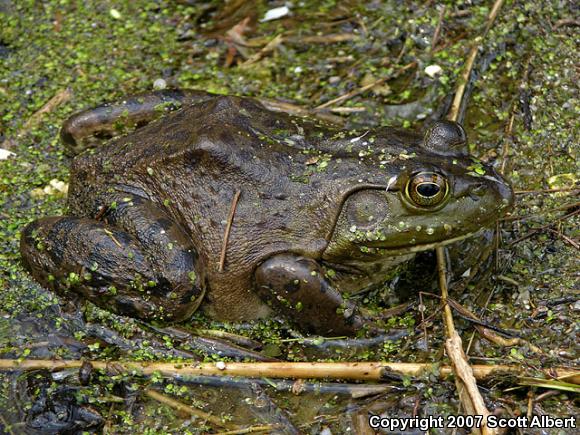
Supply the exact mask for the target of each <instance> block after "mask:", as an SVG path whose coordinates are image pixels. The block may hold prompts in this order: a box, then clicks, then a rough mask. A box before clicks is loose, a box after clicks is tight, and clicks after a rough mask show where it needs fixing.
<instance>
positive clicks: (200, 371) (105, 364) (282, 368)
mask: <svg viewBox="0 0 580 435" xmlns="http://www.w3.org/2000/svg"><path fill="white" fill-rule="evenodd" d="M83 362H84V361H83V360H46V359H45V360H42V359H38V360H32V359H30V360H22V361H20V360H17V359H0V370H17V371H18V370H41V369H47V370H51V371H60V370H65V369H76V368H80V367H81V365H82V364H83ZM89 362H90V363H91V364H92V365H93V367H94V368H95V369H97V370H107V369H108V368H109V367H111V366H113V365H115V366H116V367H119V368H121V369H124V370H125V371H127V372H130V373H132V374H134V375H139V374H141V375H145V376H149V375H152V374H153V373H155V372H158V373H161V374H163V375H165V376H197V375H205V376H245V377H249V378H262V377H268V378H305V379H348V380H359V381H389V380H391V379H392V375H393V373H395V374H399V375H405V376H420V375H421V374H423V373H425V372H430V371H432V370H433V369H434V368H436V367H437V365H436V364H431V363H388V362H341V363H327V362H250V363H243V362H228V363H225V362H217V363H213V362H212V363H200V362H199V361H191V360H190V361H188V360H184V361H180V362H131V361H89ZM472 368H473V375H474V376H475V378H476V379H485V378H487V377H489V376H492V375H495V374H502V375H504V376H505V374H508V373H509V374H512V375H516V376H523V375H526V374H527V375H528V376H529V372H528V371H527V370H526V368H525V367H523V366H521V365H518V366H509V365H474V366H472ZM541 373H542V374H543V375H544V376H546V377H549V378H558V379H565V380H566V382H570V383H574V384H578V385H580V370H577V369H571V368H564V367H559V368H550V369H544V370H541ZM451 375H453V370H452V368H451V367H449V366H440V367H439V376H440V377H441V378H443V379H446V378H448V377H449V376H451Z"/></svg>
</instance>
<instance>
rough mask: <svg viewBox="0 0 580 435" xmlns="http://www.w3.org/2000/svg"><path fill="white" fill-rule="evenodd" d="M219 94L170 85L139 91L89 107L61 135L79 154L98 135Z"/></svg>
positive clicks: (106, 135)
mask: <svg viewBox="0 0 580 435" xmlns="http://www.w3.org/2000/svg"><path fill="white" fill-rule="evenodd" d="M214 97H215V96H214V95H212V94H209V93H207V92H204V91H195V90H178V89H166V90H162V91H153V92H148V93H143V94H137V95H135V96H132V97H129V98H127V99H125V100H123V101H119V102H116V103H111V104H103V105H101V106H97V107H94V108H92V109H87V110H85V111H83V112H80V113H77V114H75V115H73V116H71V117H70V118H69V119H67V120H66V122H65V123H64V124H63V126H62V129H61V131H60V136H61V139H62V141H63V142H64V144H65V146H66V148H67V150H68V152H69V153H71V154H73V155H76V154H78V153H79V152H81V151H83V150H84V149H86V148H91V147H93V146H94V144H93V143H94V142H97V143H98V142H99V141H98V139H101V140H102V139H107V138H111V137H113V136H119V135H121V134H124V133H127V132H128V131H131V130H133V129H134V128H136V127H140V126H143V125H145V124H148V123H149V122H151V121H153V120H155V119H157V118H159V117H161V116H162V115H163V114H165V113H166V112H169V111H172V110H176V109H178V108H180V107H182V106H188V105H192V104H197V103H202V102H204V101H208V100H210V99H212V98H214Z"/></svg>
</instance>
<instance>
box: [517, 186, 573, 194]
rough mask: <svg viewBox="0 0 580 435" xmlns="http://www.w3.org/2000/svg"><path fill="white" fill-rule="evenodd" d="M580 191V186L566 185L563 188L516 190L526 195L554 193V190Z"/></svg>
mask: <svg viewBox="0 0 580 435" xmlns="http://www.w3.org/2000/svg"><path fill="white" fill-rule="evenodd" d="M575 191H577V192H580V187H565V188H562V189H539V190H516V191H515V192H514V193H515V194H516V195H526V194H528V193H533V194H536V193H554V192H575Z"/></svg>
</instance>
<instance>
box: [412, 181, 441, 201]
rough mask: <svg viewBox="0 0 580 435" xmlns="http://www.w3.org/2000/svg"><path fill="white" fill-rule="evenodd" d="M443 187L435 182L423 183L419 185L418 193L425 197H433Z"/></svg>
mask: <svg viewBox="0 0 580 435" xmlns="http://www.w3.org/2000/svg"><path fill="white" fill-rule="evenodd" d="M440 190H441V189H440V188H439V186H438V185H437V184H435V183H421V184H419V185H418V186H417V193H418V194H419V195H421V196H423V197H425V198H431V197H433V196H435V195H437V194H438V193H439V191H440Z"/></svg>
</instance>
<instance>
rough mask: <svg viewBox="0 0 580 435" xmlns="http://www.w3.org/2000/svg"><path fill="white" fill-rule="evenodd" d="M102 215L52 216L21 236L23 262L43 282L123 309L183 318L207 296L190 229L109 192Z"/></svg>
mask: <svg viewBox="0 0 580 435" xmlns="http://www.w3.org/2000/svg"><path fill="white" fill-rule="evenodd" d="M99 214H100V215H101V216H99V217H98V218H99V219H100V220H97V219H88V218H77V217H49V218H44V219H39V220H37V221H35V222H32V223H31V224H30V225H28V226H27V227H26V228H25V229H24V231H23V233H22V237H21V243H20V246H21V252H22V258H23V262H24V265H25V266H26V267H27V268H28V269H29V270H30V272H31V273H32V275H33V276H34V277H35V278H36V279H37V280H38V281H39V282H40V283H41V284H43V285H45V286H46V287H48V288H51V289H53V290H54V291H56V292H59V293H61V294H62V293H66V292H67V291H73V292H76V293H79V294H81V295H82V296H84V297H85V298H87V299H89V300H90V301H92V302H94V303H95V304H97V305H99V306H101V307H103V308H105V309H108V310H111V311H114V312H117V313H119V314H123V315H129V316H132V317H138V318H143V319H152V318H154V319H159V320H165V321H177V320H182V319H185V318H187V317H189V316H190V315H191V314H192V313H193V312H194V311H195V309H196V308H197V307H198V305H199V303H200V302H201V300H202V297H203V294H204V280H203V276H202V272H203V267H202V264H200V263H201V260H200V258H199V257H198V255H197V252H196V250H195V248H194V246H192V244H191V242H190V240H189V238H188V236H187V235H186V234H185V232H184V231H183V230H182V229H181V228H180V227H179V226H178V225H177V224H175V223H174V222H172V221H171V219H170V218H169V217H168V216H167V215H166V213H165V212H164V211H163V210H161V209H160V208H158V207H157V206H156V205H155V204H153V203H152V202H150V201H148V200H145V199H143V198H140V197H138V196H130V195H126V196H123V197H122V198H112V200H111V198H109V201H108V202H107V208H106V209H103V211H102V212H101V213H99Z"/></svg>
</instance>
